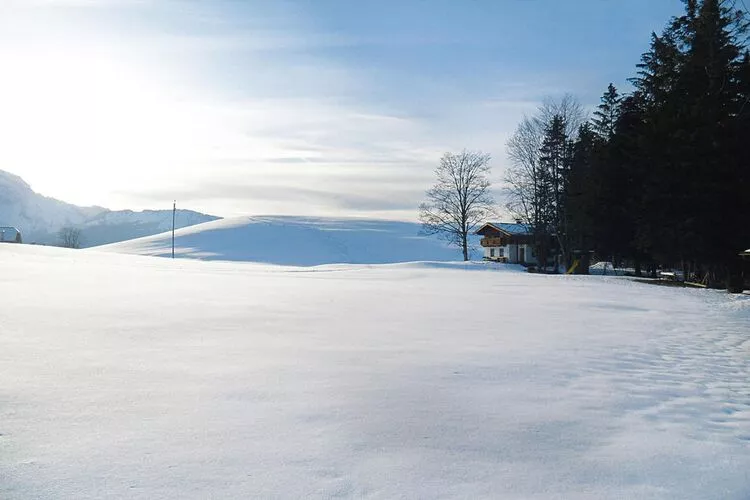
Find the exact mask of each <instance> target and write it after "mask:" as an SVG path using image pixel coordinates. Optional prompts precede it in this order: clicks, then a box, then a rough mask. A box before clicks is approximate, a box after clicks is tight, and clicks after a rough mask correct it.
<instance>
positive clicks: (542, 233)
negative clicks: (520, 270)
mask: <svg viewBox="0 0 750 500" xmlns="http://www.w3.org/2000/svg"><path fill="white" fill-rule="evenodd" d="M556 119H557V120H562V125H563V128H564V133H565V136H566V137H567V138H569V139H574V138H575V136H576V134H577V133H578V129H579V128H580V126H581V125H582V124H583V123H584V122H585V121H586V120H587V115H586V113H585V111H584V110H583V107H582V106H581V105H580V103H579V102H578V101H577V100H576V99H575V98H574V97H573V96H571V95H570V94H566V95H564V96H563V97H562V98H560V99H559V100H554V99H551V98H548V99H545V100H544V101H543V102H542V104H541V106H539V108H538V110H537V113H536V114H535V115H534V116H533V117H524V119H523V120H522V121H521V123H520V124H519V125H518V128H517V129H516V131H515V133H514V134H513V135H512V136H511V138H510V139H509V140H508V144H507V154H508V159H509V160H510V167H509V168H508V169H507V170H506V172H505V177H504V181H505V186H506V190H505V191H506V195H507V203H506V208H507V209H508V211H509V212H510V213H511V215H513V216H514V217H515V218H516V219H520V220H521V221H523V222H524V223H526V224H528V225H529V226H530V228H531V231H532V233H533V234H534V236H535V240H536V246H537V255H539V259H540V264H542V265H544V264H543V262H546V254H547V252H546V248H545V246H546V242H547V240H548V238H549V235H550V233H551V232H553V231H556V228H554V227H553V226H554V225H555V221H556V220H557V219H558V218H559V213H558V212H559V210H560V207H559V193H558V192H557V191H556V190H555V187H554V186H553V185H550V183H551V182H553V181H554V180H555V175H556V174H555V173H554V172H552V173H551V172H549V171H548V169H547V168H546V167H545V166H544V165H542V161H541V160H542V155H543V153H542V149H543V144H544V137H545V132H546V131H547V128H548V127H549V126H550V125H551V124H552V123H553V121H554V120H556ZM551 194H552V196H551ZM556 200H557V201H556Z"/></svg>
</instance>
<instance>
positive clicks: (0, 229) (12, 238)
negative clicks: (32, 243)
mask: <svg viewBox="0 0 750 500" xmlns="http://www.w3.org/2000/svg"><path fill="white" fill-rule="evenodd" d="M0 243H23V239H22V238H21V231H19V230H18V228H15V227H11V226H0Z"/></svg>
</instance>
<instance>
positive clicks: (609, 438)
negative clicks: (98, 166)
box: [0, 245, 750, 500]
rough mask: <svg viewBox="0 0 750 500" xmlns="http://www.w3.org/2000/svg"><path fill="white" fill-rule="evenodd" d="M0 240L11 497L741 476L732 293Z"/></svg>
mask: <svg viewBox="0 0 750 500" xmlns="http://www.w3.org/2000/svg"><path fill="white" fill-rule="evenodd" d="M0 260H2V262H3V263H4V270H3V273H2V275H1V276H0V286H2V287H3V289H4V290H5V293H4V294H3V297H2V301H1V302H0V304H2V305H1V306H0V345H2V346H3V348H2V349H1V350H0V498H3V499H4V500H15V499H28V498H34V499H42V500H45V499H58V498H76V499H99V498H128V499H168V498H180V499H203V498H258V497H260V498H301V497H309V498H333V497H339V498H378V499H380V498H389V499H390V498H499V499H548V498H560V499H563V498H564V499H571V498H572V499H599V498H638V499H666V498H680V499H702V500H705V499H745V498H748V497H749V496H750V475H749V474H750V473H749V472H748V471H750V386H749V385H748V375H750V373H749V371H750V339H749V338H748V332H750V328H749V327H750V297H747V296H732V295H729V294H723V293H719V292H714V291H709V290H695V289H673V288H664V287H656V286H650V285H645V284H640V283H634V282H631V281H628V280H627V279H624V278H617V277H612V278H606V277H598V276H590V277H589V276H549V275H536V274H528V273H522V272H515V271H514V269H513V268H509V267H503V266H499V265H485V264H472V265H469V266H465V265H463V264H451V263H434V264H430V263H411V264H392V265H382V266H370V265H333V266H322V267H309V268H299V267H279V266H269V265H262V264H250V263H239V262H201V261H194V260H188V259H181V260H180V259H178V260H170V259H154V258H148V257H142V256H132V255H118V254H110V253H104V252H91V251H71V250H63V249H54V248H43V247H33V246H26V245H3V246H0ZM466 269H471V270H474V272H467V271H466Z"/></svg>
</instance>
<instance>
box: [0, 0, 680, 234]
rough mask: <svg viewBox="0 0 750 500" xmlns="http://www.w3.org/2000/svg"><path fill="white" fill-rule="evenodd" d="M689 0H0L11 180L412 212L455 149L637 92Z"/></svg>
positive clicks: (112, 203)
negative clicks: (659, 38)
mask: <svg viewBox="0 0 750 500" xmlns="http://www.w3.org/2000/svg"><path fill="white" fill-rule="evenodd" d="M680 11H681V2H680V1H679V0H659V1H654V0H628V1H627V2H623V1H621V0H576V1H574V2H573V1H566V2H561V1H559V0H450V1H449V0H361V1H356V2H353V1H350V0H288V1H286V0H278V1H271V0H267V1H261V0H257V1H256V0H246V1H243V0H211V1H205V0H203V1H199V0H0V65H2V72H1V73H0V169H2V170H7V171H10V172H12V173H15V174H17V175H20V176H21V177H23V178H24V179H25V180H26V181H27V182H28V183H29V184H31V186H32V188H33V189H35V190H36V191H38V192H41V193H42V194H44V195H47V196H52V197H55V198H59V199H62V200H65V201H68V202H71V203H76V204H79V205H100V206H105V207H108V208H113V209H124V208H131V209H144V208H171V204H172V200H174V199H176V200H177V203H178V206H180V207H182V208H190V209H195V210H200V211H203V212H207V213H211V214H215V215H220V216H233V215H253V214H305V215H336V216H369V217H379V218H392V219H402V220H409V219H414V218H415V217H416V207H417V206H418V204H419V203H420V201H421V200H422V198H423V194H424V191H425V190H426V189H427V188H429V187H430V185H431V183H432V182H433V171H434V169H435V167H436V165H437V163H438V161H439V159H440V156H441V155H442V154H443V153H444V152H446V151H460V150H461V149H464V148H466V149H472V150H482V151H485V152H488V153H490V154H491V155H492V167H493V173H492V180H493V183H494V187H495V190H496V193H497V194H498V198H501V197H502V189H501V188H502V177H503V172H504V169H505V167H506V166H507V159H506V155H505V144H506V142H507V139H508V137H509V136H510V134H511V133H512V132H513V130H514V129H515V127H516V125H517V124H518V122H519V121H520V120H521V118H522V117H523V116H524V114H531V113H533V112H534V109H535V108H536V107H537V106H538V104H539V102H540V101H541V100H542V99H544V98H545V97H555V96H561V95H563V94H565V93H571V94H573V95H575V96H576V97H577V98H578V99H579V100H580V101H581V102H582V103H583V104H584V105H586V106H588V107H592V106H595V105H596V104H597V103H598V99H599V96H600V95H601V94H602V93H603V91H604V90H605V89H606V87H607V84H608V83H610V82H613V83H614V84H615V85H616V86H618V87H621V88H627V83H626V81H627V78H629V77H630V76H632V75H633V73H634V69H635V64H636V63H637V62H638V60H639V57H640V55H641V53H643V52H644V51H645V50H646V49H647V48H648V42H649V36H650V33H651V32H652V31H654V30H656V31H660V30H661V28H662V27H663V26H664V25H665V23H666V22H667V21H668V19H669V18H670V17H671V16H672V15H677V14H679V13H680Z"/></svg>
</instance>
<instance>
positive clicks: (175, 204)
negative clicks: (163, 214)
mask: <svg viewBox="0 0 750 500" xmlns="http://www.w3.org/2000/svg"><path fill="white" fill-rule="evenodd" d="M176 215H177V200H174V202H173V203H172V258H173V259H174V220H175V216H176Z"/></svg>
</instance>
